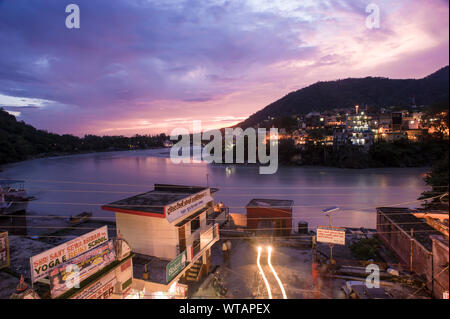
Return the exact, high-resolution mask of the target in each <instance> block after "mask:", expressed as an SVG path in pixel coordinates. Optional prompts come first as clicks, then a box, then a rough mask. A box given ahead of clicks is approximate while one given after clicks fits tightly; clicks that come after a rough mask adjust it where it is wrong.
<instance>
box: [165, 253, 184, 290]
mask: <svg viewBox="0 0 450 319" xmlns="http://www.w3.org/2000/svg"><path fill="white" fill-rule="evenodd" d="M184 266H186V250H185V251H183V252H182V253H181V254H179V255H178V256H177V258H175V259H174V260H172V261H171V262H170V263H168V264H167V267H166V282H168V283H169V282H170V281H171V280H172V279H173V278H175V277H176V276H177V275H178V274H179V273H180V272H181V271H182V270H183V269H184Z"/></svg>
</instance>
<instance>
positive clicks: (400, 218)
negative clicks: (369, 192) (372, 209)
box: [377, 207, 442, 251]
mask: <svg viewBox="0 0 450 319" xmlns="http://www.w3.org/2000/svg"><path fill="white" fill-rule="evenodd" d="M377 211H379V212H381V213H382V214H384V215H386V216H387V217H388V218H389V219H391V220H392V221H393V222H394V223H395V224H396V225H397V226H398V227H399V228H401V229H402V230H404V231H405V232H406V233H407V234H408V235H410V232H411V229H413V230H414V239H415V240H417V241H418V242H419V243H421V244H422V245H423V246H424V247H425V248H426V249H428V250H430V251H431V249H432V248H433V242H432V240H431V238H430V235H442V234H441V233H440V232H439V231H438V230H436V229H434V228H433V227H431V226H430V225H428V224H427V223H426V222H423V221H422V219H420V218H417V217H416V216H414V215H413V213H414V212H416V211H412V210H410V209H409V208H403V207H378V208H377Z"/></svg>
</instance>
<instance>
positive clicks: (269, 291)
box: [256, 246, 272, 299]
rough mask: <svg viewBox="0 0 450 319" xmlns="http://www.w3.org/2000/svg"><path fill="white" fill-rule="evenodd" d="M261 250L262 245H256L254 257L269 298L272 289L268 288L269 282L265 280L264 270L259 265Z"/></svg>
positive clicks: (270, 297)
mask: <svg viewBox="0 0 450 319" xmlns="http://www.w3.org/2000/svg"><path fill="white" fill-rule="evenodd" d="M261 251H262V247H261V246H259V247H258V257H257V258H256V264H257V265H258V269H259V273H260V274H261V277H262V279H263V280H264V283H265V284H266V288H267V293H268V294H269V299H272V290H271V289H270V285H269V282H268V281H267V278H266V275H265V274H264V271H263V269H262V267H261V263H260V259H261Z"/></svg>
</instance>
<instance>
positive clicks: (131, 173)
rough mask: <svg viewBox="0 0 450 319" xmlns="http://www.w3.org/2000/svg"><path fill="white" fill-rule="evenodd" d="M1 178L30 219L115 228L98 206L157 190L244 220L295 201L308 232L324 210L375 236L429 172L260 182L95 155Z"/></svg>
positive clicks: (209, 168) (144, 156)
mask: <svg viewBox="0 0 450 319" xmlns="http://www.w3.org/2000/svg"><path fill="white" fill-rule="evenodd" d="M1 168H2V170H3V171H2V172H0V178H1V179H5V178H9V179H23V180H25V181H26V183H25V187H26V189H27V191H28V193H29V195H33V196H35V197H36V198H37V199H36V200H35V201H31V202H30V204H29V206H28V215H29V216H36V218H37V217H38V216H50V215H51V216H66V217H67V216H70V215H74V214H78V213H80V212H82V211H92V212H93V213H94V216H96V217H97V218H104V219H108V220H114V216H113V214H112V213H110V212H106V211H102V210H101V208H100V206H101V204H104V203H108V202H112V201H115V200H118V199H122V198H125V197H128V196H132V195H135V194H138V193H142V192H146V191H149V190H151V189H152V188H153V184H155V183H167V184H182V185H207V183H208V185H209V186H212V187H217V188H218V189H219V191H218V192H217V193H216V195H215V199H216V202H218V201H222V202H223V203H224V204H225V205H227V206H229V207H230V211H231V212H235V213H245V205H246V204H247V203H248V202H249V201H250V199H252V198H275V199H291V200H294V206H295V207H294V217H295V218H294V220H295V224H294V227H295V225H296V222H297V221H300V220H302V221H307V222H308V223H309V226H310V227H315V226H317V225H321V224H327V223H328V219H327V218H326V217H325V216H323V213H321V210H322V209H324V208H326V207H329V206H339V207H340V210H339V211H338V212H336V213H335V214H334V217H333V224H334V225H336V226H346V227H368V228H375V226H376V217H375V216H376V214H375V207H378V206H390V205H396V206H399V207H410V206H417V205H418V202H417V201H416V199H417V198H418V197H419V195H420V193H421V192H423V191H424V190H425V189H427V187H426V185H425V183H424V181H423V177H424V174H425V172H426V171H427V169H426V168H382V169H339V168H330V167H279V168H278V171H277V173H276V174H274V175H260V174H259V173H258V167H256V166H250V165H249V166H247V165H242V166H232V165H225V164H224V165H209V164H207V163H184V164H174V163H172V162H171V160H170V159H169V157H168V150H167V149H162V150H161V149H157V150H155V149H154V150H139V151H124V152H107V153H92V154H82V155H71V156H61V157H52V158H42V159H35V160H30V161H24V162H20V163H14V164H9V165H4V166H2V167H1Z"/></svg>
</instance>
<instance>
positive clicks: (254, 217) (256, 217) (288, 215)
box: [247, 207, 292, 236]
mask: <svg viewBox="0 0 450 319" xmlns="http://www.w3.org/2000/svg"><path fill="white" fill-rule="evenodd" d="M267 218H273V220H276V219H277V218H280V219H279V220H281V221H282V225H284V226H283V227H282V228H284V230H283V231H282V233H283V235H284V236H289V235H290V233H291V231H292V209H280V208H277V209H273V208H266V207H247V229H249V230H250V231H255V229H257V228H258V223H259V221H260V220H267Z"/></svg>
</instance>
